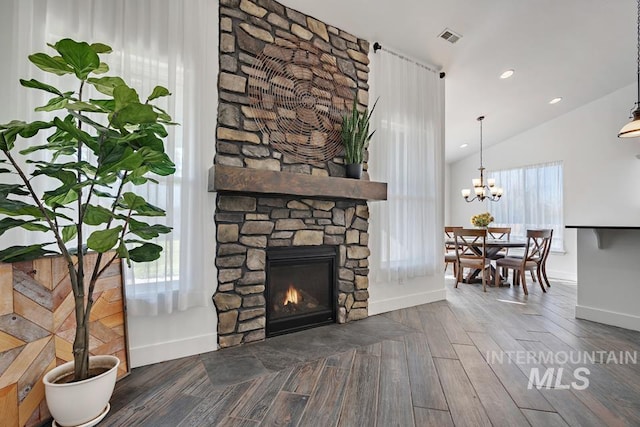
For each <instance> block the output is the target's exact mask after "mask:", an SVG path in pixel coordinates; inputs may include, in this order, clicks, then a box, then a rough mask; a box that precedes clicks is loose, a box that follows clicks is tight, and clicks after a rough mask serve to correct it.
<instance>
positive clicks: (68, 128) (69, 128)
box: [53, 117, 98, 152]
mask: <svg viewBox="0 0 640 427" xmlns="http://www.w3.org/2000/svg"><path fill="white" fill-rule="evenodd" d="M53 123H54V124H55V126H56V127H57V128H58V129H60V130H62V131H65V132H67V133H68V134H69V135H70V136H71V137H72V138H75V139H76V140H78V141H82V142H83V143H85V144H86V145H87V146H89V147H90V148H91V149H92V150H93V151H94V152H96V151H97V150H98V145H97V143H96V141H95V139H94V138H93V137H92V136H91V135H89V134H88V133H87V132H85V131H83V130H81V129H78V127H76V126H75V125H74V124H73V123H72V122H70V121H67V120H64V121H63V120H60V118H58V117H55V118H54V119H53Z"/></svg>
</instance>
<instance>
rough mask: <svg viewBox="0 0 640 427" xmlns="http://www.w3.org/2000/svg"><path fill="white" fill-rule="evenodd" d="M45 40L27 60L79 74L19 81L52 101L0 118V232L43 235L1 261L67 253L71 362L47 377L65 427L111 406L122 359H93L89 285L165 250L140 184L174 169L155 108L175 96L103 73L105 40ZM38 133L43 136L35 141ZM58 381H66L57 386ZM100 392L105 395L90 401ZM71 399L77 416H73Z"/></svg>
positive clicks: (3, 254)
mask: <svg viewBox="0 0 640 427" xmlns="http://www.w3.org/2000/svg"><path fill="white" fill-rule="evenodd" d="M49 46H50V47H51V48H53V50H54V51H55V54H53V56H52V55H49V54H46V53H36V54H33V55H30V56H29V60H30V61H31V62H32V63H33V64H34V65H35V66H37V67H38V68H40V69H41V70H43V71H45V72H48V73H52V74H55V75H57V76H72V77H74V78H75V79H74V80H73V81H75V84H74V86H75V90H68V91H67V90H63V89H58V88H56V87H54V86H52V85H49V84H46V83H43V82H40V81H37V80H34V79H32V80H20V83H21V84H22V86H25V87H27V88H32V89H36V90H41V91H44V92H46V93H48V94H50V95H51V99H50V100H49V101H48V102H47V103H46V105H43V106H40V107H38V108H36V111H42V112H47V113H49V115H48V116H47V117H49V118H48V119H46V120H42V121H34V122H30V123H26V122H23V121H18V120H14V121H11V122H9V123H7V124H4V125H0V151H1V152H2V155H0V174H3V176H4V178H3V180H2V182H3V183H2V184H0V218H1V219H0V234H2V233H4V232H5V231H7V230H9V229H12V228H16V227H21V228H22V229H25V230H28V231H34V232H40V233H45V235H46V236H47V238H46V239H44V240H45V243H42V244H33V245H29V246H12V247H8V248H5V249H3V250H1V251H0V261H3V262H14V261H24V260H32V259H35V258H39V257H43V256H49V255H54V254H55V255H58V256H62V257H63V259H64V260H65V264H66V265H67V268H68V271H69V279H70V283H71V288H72V291H73V298H74V303H75V305H74V313H75V322H76V329H75V339H74V343H73V361H72V362H68V363H67V364H64V365H61V366H58V367H57V368H54V369H53V370H52V371H50V372H49V373H47V374H46V375H45V378H44V382H45V392H46V399H47V404H48V406H49V409H50V411H51V414H52V415H53V417H54V418H55V419H56V422H57V423H58V424H59V425H65V426H66V425H80V424H84V423H87V422H90V421H91V420H94V419H96V418H99V417H104V415H106V412H107V411H108V408H109V406H108V401H109V399H110V398H111V394H112V392H113V387H114V384H115V379H116V372H117V364H118V362H119V361H118V358H116V357H114V356H95V360H94V356H92V357H91V358H90V357H89V319H90V316H91V309H92V307H93V303H94V300H93V292H94V289H95V286H96V281H97V280H98V278H99V277H100V275H101V274H102V273H103V272H104V271H105V270H106V269H107V267H108V266H109V265H110V264H112V263H114V262H120V260H126V262H127V263H128V264H129V266H130V263H131V262H148V261H153V260H156V259H158V258H159V257H160V252H161V251H162V247H161V246H159V245H157V244H155V243H152V242H151V241H150V240H152V239H153V238H155V237H158V236H159V235H160V234H165V233H169V232H170V231H171V228H170V227H167V226H165V225H162V224H157V223H156V224H150V223H149V222H148V221H149V219H148V218H150V217H159V216H164V215H165V212H164V210H162V209H161V208H159V207H156V206H153V205H152V204H150V203H149V202H147V201H146V200H145V199H144V198H143V197H142V196H140V195H139V194H136V192H135V187H136V186H139V185H146V184H148V183H157V182H158V181H157V180H155V179H154V178H153V176H154V175H155V176H167V175H171V174H173V173H174V172H175V166H174V164H173V162H172V161H171V159H170V158H169V156H168V155H167V154H166V153H165V150H164V141H163V139H164V138H165V137H166V136H167V130H166V126H167V125H172V124H174V123H172V121H171V117H169V115H168V114H167V113H166V112H165V111H163V110H162V109H160V108H159V107H158V106H156V105H154V100H156V99H158V98H161V97H164V96H168V95H170V93H169V91H168V90H167V89H166V88H163V87H160V86H156V87H155V89H153V91H152V93H151V94H150V95H149V96H148V97H146V99H144V100H141V99H140V97H139V95H138V93H137V92H136V90H135V89H133V88H132V87H129V86H128V85H127V84H126V83H125V82H124V80H123V79H122V78H120V77H113V76H108V77H107V76H102V74H104V73H106V72H107V71H108V70H109V68H108V66H107V64H105V63H104V62H101V60H100V56H99V55H102V54H108V53H110V52H111V48H110V47H109V46H107V45H105V44H101V43H94V44H88V43H86V42H77V41H74V40H71V39H63V40H60V41H58V42H57V43H55V44H54V45H49ZM65 78H68V77H65ZM50 117H52V118H50ZM42 133H46V134H47V135H46V137H43V138H38V140H37V142H29V141H30V140H31V141H33V139H34V138H35V137H36V136H37V135H39V134H42ZM21 156H23V157H24V159H22V160H26V162H25V161H21V160H20V157H21ZM2 157H3V158H2ZM39 180H44V181H45V182H44V184H45V185H43V186H46V187H47V189H46V191H38V190H37V188H38V185H35V184H34V183H35V182H37V181H39ZM8 182H12V183H8ZM89 251H93V252H96V253H97V258H96V261H95V262H92V263H87V262H85V258H86V257H87V253H88V252H89ZM114 359H115V360H114ZM104 370H107V372H102V371H104ZM94 371H95V372H94ZM105 378H107V379H108V381H107V386H106V389H105V390H102V389H99V388H95V387H96V386H95V384H93V383H92V382H93V381H94V380H95V381H97V380H101V379H105ZM60 381H64V382H67V383H68V384H63V385H62V386H60V384H58V382H60ZM87 383H88V384H89V387H93V388H90V389H88V391H87V390H85V391H80V393H79V394H77V395H71V396H70V395H59V394H58V392H59V389H63V390H67V389H69V388H70V387H68V386H71V385H86V384H87ZM92 384H93V385H92ZM56 386H57V387H56ZM98 395H100V396H101V397H102V399H103V401H102V402H97V403H92V402H90V400H91V399H92V398H93V397H97V396H98ZM105 397H106V401H104V399H105ZM60 405H62V407H61V406H60ZM65 405H66V406H67V407H70V408H71V409H74V410H79V411H80V413H79V414H73V413H72V414H67V413H66V412H65V411H66V410H67V408H64V406H65ZM92 405H93V408H92V407H91V406H92Z"/></svg>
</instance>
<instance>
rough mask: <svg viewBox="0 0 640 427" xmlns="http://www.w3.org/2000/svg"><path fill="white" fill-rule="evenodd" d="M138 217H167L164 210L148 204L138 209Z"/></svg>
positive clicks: (136, 212)
mask: <svg viewBox="0 0 640 427" xmlns="http://www.w3.org/2000/svg"><path fill="white" fill-rule="evenodd" d="M134 215H137V216H165V212H164V210H162V209H160V208H159V207H157V206H153V205H152V204H151V203H147V204H145V205H144V206H142V207H140V208H138V209H137V210H136V211H135V214H134Z"/></svg>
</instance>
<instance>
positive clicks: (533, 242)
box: [494, 230, 553, 295]
mask: <svg viewBox="0 0 640 427" xmlns="http://www.w3.org/2000/svg"><path fill="white" fill-rule="evenodd" d="M552 234H553V230H527V246H526V247H525V251H524V256H522V257H505V258H501V259H499V260H496V268H506V269H512V270H513V284H514V285H517V284H518V282H520V281H521V282H522V289H523V290H524V293H525V295H529V291H528V289H527V279H526V277H525V272H527V271H529V272H531V274H532V275H533V272H534V271H535V272H536V274H537V276H538V282H539V283H540V287H541V288H542V292H547V290H546V289H545V287H544V283H543V282H542V276H541V275H542V271H543V267H542V266H543V264H544V261H545V256H548V247H549V246H551V236H552ZM499 281H500V275H498V274H496V275H495V281H494V283H495V285H496V286H497V285H499Z"/></svg>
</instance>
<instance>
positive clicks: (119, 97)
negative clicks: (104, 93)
mask: <svg viewBox="0 0 640 427" xmlns="http://www.w3.org/2000/svg"><path fill="white" fill-rule="evenodd" d="M113 99H115V101H116V111H119V110H121V109H123V108H124V107H126V106H127V105H129V104H140V98H139V97H138V92H136V90H135V89H132V88H130V87H129V86H127V85H125V84H124V82H123V84H122V85H120V86H116V87H114V88H113Z"/></svg>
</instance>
